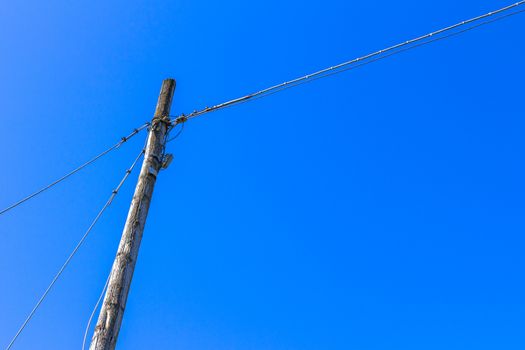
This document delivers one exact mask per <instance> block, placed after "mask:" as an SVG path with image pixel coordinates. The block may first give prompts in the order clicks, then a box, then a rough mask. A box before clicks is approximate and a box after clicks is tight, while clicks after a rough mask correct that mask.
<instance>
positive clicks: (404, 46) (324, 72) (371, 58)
mask: <svg viewBox="0 0 525 350" xmlns="http://www.w3.org/2000/svg"><path fill="white" fill-rule="evenodd" d="M524 4H525V0H522V1H519V2H516V3H514V4H512V5H508V6H505V7H502V8H500V9H498V10H495V11H491V12H488V13H486V14H484V15H481V16H477V17H474V18H471V19H468V20H465V21H462V22H459V23H456V24H453V25H451V26H448V27H445V28H442V29H439V30H436V31H433V32H431V33H428V34H425V35H422V36H419V37H417V38H414V39H410V40H407V41H404V42H402V43H399V44H396V45H392V46H389V47H387V48H385V49H381V50H379V51H375V52H372V53H370V54H367V55H364V56H361V57H358V58H355V59H352V60H350V61H346V62H343V63H340V64H338V65H335V66H332V67H328V68H324V69H321V70H319V71H316V72H313V73H310V74H307V75H304V76H301V77H298V78H295V79H292V80H288V81H285V82H283V83H280V84H277V85H273V86H270V87H268V88H265V89H262V90H259V91H257V92H254V93H251V94H248V95H245V96H242V97H239V98H236V99H233V100H230V101H227V102H223V103H219V104H217V105H214V106H212V107H206V108H204V109H201V110H195V111H193V112H191V113H190V114H188V115H185V114H181V115H180V116H178V117H176V118H175V119H173V121H172V123H173V124H175V125H176V124H182V123H184V122H186V121H187V120H188V119H192V118H195V117H198V116H201V115H203V114H207V113H210V112H214V111H217V110H220V109H224V108H228V107H232V106H234V105H237V104H241V103H245V102H248V101H251V100H254V99H257V98H262V97H266V96H269V95H272V94H274V93H276V92H280V91H282V90H286V89H289V88H291V87H295V86H297V85H300V84H304V83H306V82H310V81H314V80H317V79H320V78H324V77H327V76H330V75H333V74H338V73H341V72H344V71H347V70H349V69H353V67H349V66H351V65H353V64H356V63H360V62H362V61H364V62H363V63H361V64H358V65H357V66H356V67H360V66H363V65H366V64H369V63H372V62H375V61H378V60H380V59H383V58H386V57H390V56H392V55H395V54H397V53H400V52H404V51H407V50H410V49H413V48H416V47H419V46H422V45H426V44H429V43H432V42H435V41H438V40H443V39H446V38H449V37H451V36H454V35H459V34H462V33H464V32H467V31H469V30H472V29H475V28H478V27H480V26H482V25H485V24H489V23H493V22H495V21H498V20H501V19H504V18H508V17H510V16H513V15H517V14H519V13H522V12H523V10H522V11H516V12H513V13H510V14H507V15H505V16H502V17H498V18H496V19H494V20H490V21H486V22H482V23H480V24H476V25H474V26H472V27H469V28H467V29H465V30H461V31H459V32H456V33H453V34H449V35H446V36H444V37H440V38H435V39H434V38H433V37H436V36H438V35H441V34H444V33H447V32H450V31H453V30H455V29H458V28H460V27H464V26H466V25H469V24H473V23H476V22H479V21H482V20H485V19H487V18H489V17H494V16H496V15H499V14H502V13H504V12H507V11H509V10H511V9H514V8H517V7H519V6H522V5H524ZM431 38H432V40H429V41H426V42H425V41H424V40H427V39H431ZM418 43H419V44H418ZM414 44H417V45H414ZM410 45H413V46H410ZM400 49H401V50H400ZM396 50H397V51H396ZM385 54H387V55H385ZM382 55H383V56H382Z"/></svg>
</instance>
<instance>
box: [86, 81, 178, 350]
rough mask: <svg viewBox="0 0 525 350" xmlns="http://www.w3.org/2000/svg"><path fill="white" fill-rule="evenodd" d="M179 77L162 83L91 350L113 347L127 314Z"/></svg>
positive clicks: (106, 349) (110, 349)
mask: <svg viewBox="0 0 525 350" xmlns="http://www.w3.org/2000/svg"><path fill="white" fill-rule="evenodd" d="M174 91H175V80H173V79H166V80H164V81H163V83H162V88H161V90H160V95H159V99H158V102H157V108H156V110H155V115H154V118H153V121H152V123H151V131H150V133H149V136H148V142H147V145H146V153H145V156H144V161H143V163H142V168H141V170H140V175H139V180H138V183H137V187H136V188H135V193H134V195H133V199H132V201H131V206H130V209H129V212H128V217H127V219H126V224H125V225H124V230H123V232H122V238H121V240H120V244H119V247H118V251H117V255H116V257H115V261H114V263H113V267H112V270H111V276H110V279H109V284H108V289H107V292H106V295H105V297H104V302H103V304H102V308H101V310H100V314H99V317H98V321H97V325H96V327H95V331H94V333H93V338H92V339H91V345H90V347H89V349H90V350H113V349H115V346H116V343H117V338H118V334H119V330H120V325H121V323H122V318H123V316H124V309H125V307H126V301H127V298H128V293H129V288H130V285H131V279H132V278H133V271H134V269H135V264H136V262H137V256H138V253H139V247H140V242H141V240H142V234H143V232H144V225H145V224H146V217H147V216H148V210H149V206H150V202H151V197H152V195H153V188H154V186H155V181H156V180H157V175H158V173H159V171H160V169H161V166H162V155H163V150H164V146H165V144H164V143H165V136H166V132H167V129H168V125H167V124H166V122H165V121H162V118H163V117H166V118H169V113H170V108H171V101H172V98H173V92H174Z"/></svg>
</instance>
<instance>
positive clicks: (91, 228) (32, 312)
mask: <svg viewBox="0 0 525 350" xmlns="http://www.w3.org/2000/svg"><path fill="white" fill-rule="evenodd" d="M137 132H138V131H137ZM135 134H136V133H135ZM144 152H145V150H144V149H142V151H141V152H140V153H139V155H138V156H137V158H135V160H134V161H133V163H132V164H131V167H130V168H129V169H128V170H126V174H125V175H124V177H123V178H122V180H120V182H119V184H118V186H117V187H116V188H115V189H114V190H113V191H112V192H111V195H110V196H109V199H108V201H107V202H106V204H104V206H103V207H102V209H101V210H100V211H99V212H98V214H97V216H95V219H93V221H92V222H91V225H89V227H88V229H87V231H86V232H85V233H84V235H83V236H82V238H81V239H80V241H78V243H77V245H76V246H75V248H74V249H73V251H72V252H71V253H70V254H69V256H68V258H67V259H66V261H65V262H64V264H62V266H61V267H60V269H59V270H58V272H57V273H56V274H55V277H53V280H52V281H51V283H50V284H49V285H48V286H47V288H46V290H45V291H44V294H42V296H41V297H40V299H39V300H38V301H37V303H36V304H35V306H34V307H33V309H32V310H31V312H30V313H29V315H28V316H27V317H26V319H25V321H24V323H22V325H21V326H20V328H19V329H18V331H17V332H16V334H15V336H14V337H13V339H12V340H11V342H10V343H9V345H8V346H7V348H6V350H10V349H11V347H12V346H13V344H14V343H15V341H16V339H17V338H18V336H19V335H20V333H22V331H23V330H24V328H25V327H26V326H27V324H28V323H29V321H30V320H31V318H32V317H33V315H34V314H35V312H36V311H37V309H38V308H39V307H40V305H41V304H42V302H43V301H44V299H45V298H46V297H47V295H48V294H49V292H50V291H51V288H53V286H54V285H55V283H56V282H57V280H58V278H59V277H60V276H61V275H62V272H64V270H65V269H66V267H67V266H68V265H69V262H70V261H71V259H73V257H74V256H75V254H76V253H77V251H78V249H79V248H80V246H82V244H83V243H84V241H85V240H86V238H87V236H88V235H89V233H90V232H91V231H92V230H93V227H95V224H96V223H97V222H98V220H99V219H100V217H101V216H102V214H103V213H104V211H106V209H107V208H108V207H109V205H110V204H111V203H112V202H113V199H114V198H115V197H116V196H117V194H118V191H119V190H120V188H121V187H122V185H124V182H125V181H126V180H127V179H128V177H129V175H130V174H131V172H132V171H133V168H135V166H136V165H137V163H138V161H139V160H140V158H141V157H142V156H143V155H144Z"/></svg>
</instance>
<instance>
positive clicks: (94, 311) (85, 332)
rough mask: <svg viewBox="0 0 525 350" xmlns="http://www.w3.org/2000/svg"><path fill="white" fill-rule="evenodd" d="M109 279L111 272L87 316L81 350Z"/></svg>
mask: <svg viewBox="0 0 525 350" xmlns="http://www.w3.org/2000/svg"><path fill="white" fill-rule="evenodd" d="M110 277H111V271H110V273H109V275H108V278H107V279H106V283H104V287H103V288H102V291H101V292H100V295H99V297H98V300H97V303H96V304H95V307H94V308H93V311H91V315H89V320H88V322H87V325H86V330H85V331H84V339H83V340H82V350H84V349H85V348H86V340H87V336H88V333H89V328H90V327H91V321H92V320H93V317H94V316H95V313H96V312H97V309H98V306H99V305H100V302H101V301H102V298H103V297H104V293H106V289H108V284H109V278H110Z"/></svg>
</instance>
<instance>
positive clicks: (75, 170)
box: [0, 123, 150, 215]
mask: <svg viewBox="0 0 525 350" xmlns="http://www.w3.org/2000/svg"><path fill="white" fill-rule="evenodd" d="M149 124H150V123H145V124H144V125H142V126H141V127H139V128H137V129H135V130H133V132H132V133H130V134H129V135H128V136H124V137H122V138H121V139H120V141H119V142H118V143H116V144H115V145H113V146H111V147H110V148H108V149H107V150H105V151H104V152H102V153H100V154H98V155H97V156H95V157H93V158H92V159H90V160H88V161H87V162H85V163H84V164H82V165H80V166H79V167H78V168H76V169H74V170H72V171H71V172H69V173H67V174H66V175H64V176H62V177H61V178H59V179H57V180H55V181H53V182H52V183H50V184H49V185H47V186H45V187H42V188H41V189H39V190H38V191H36V192H33V193H32V194H30V195H29V196H27V197H24V198H22V199H21V200H19V201H17V202H15V203H13V204H11V205H10V206H8V207H7V208H4V209H2V210H1V211H0V215H2V214H5V213H6V212H8V211H9V210H11V209H14V208H16V207H18V206H19V205H20V204H22V203H24V202H27V201H28V200H30V199H31V198H34V197H36V196H38V195H39V194H41V193H42V192H44V191H47V190H48V189H50V188H51V187H53V186H55V185H57V184H59V183H60V182H62V181H64V180H66V179H67V178H68V177H70V176H71V175H74V174H76V173H77V172H79V171H80V170H82V169H84V168H85V167H87V166H88V165H90V164H91V163H94V162H95V161H97V160H98V159H100V158H102V157H103V156H105V155H106V154H108V153H109V152H111V151H113V150H115V149H117V148H119V147H120V146H121V145H122V144H123V143H125V142H126V141H128V140H129V139H130V138H132V137H133V136H135V135H136V134H138V133H139V132H140V131H142V130H143V129H145V128H147V127H148V126H149Z"/></svg>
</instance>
